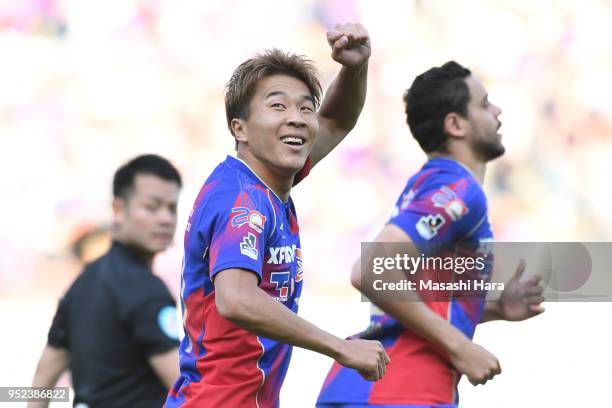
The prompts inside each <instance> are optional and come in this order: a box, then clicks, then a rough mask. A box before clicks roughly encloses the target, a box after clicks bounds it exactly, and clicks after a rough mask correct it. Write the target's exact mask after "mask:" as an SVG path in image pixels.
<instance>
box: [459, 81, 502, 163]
mask: <svg viewBox="0 0 612 408" xmlns="http://www.w3.org/2000/svg"><path fill="white" fill-rule="evenodd" d="M465 83H466V84H467V86H468V89H469V91H470V102H469V103H468V106H467V108H468V109H467V116H468V117H467V122H468V132H467V134H466V139H467V142H468V143H469V144H470V147H471V149H472V151H473V152H474V154H475V155H476V156H478V157H479V158H480V159H481V160H483V161H485V162H487V161H490V160H493V159H496V158H497V157H499V156H501V155H503V154H504V152H505V151H506V148H505V147H504V145H503V144H502V142H501V135H500V134H499V133H498V130H499V128H500V126H501V122H500V120H499V115H500V114H501V109H500V108H499V107H498V106H496V105H494V104H492V103H491V102H489V99H488V95H487V91H486V90H485V88H484V87H483V86H482V84H481V83H480V81H479V80H478V79H477V78H475V77H474V76H472V75H470V76H469V77H467V78H466V79H465Z"/></svg>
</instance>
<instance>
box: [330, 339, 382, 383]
mask: <svg viewBox="0 0 612 408" xmlns="http://www.w3.org/2000/svg"><path fill="white" fill-rule="evenodd" d="M336 360H337V361H338V363H340V364H342V365H343V366H345V367H349V368H354V369H355V370H357V372H358V373H359V374H360V375H361V376H362V377H363V378H365V379H366V380H368V381H378V380H380V379H381V378H382V377H383V376H384V375H385V372H386V371H387V364H389V361H391V360H390V359H389V356H388V355H387V353H386V352H385V349H384V347H383V346H382V344H381V343H380V342H379V341H373V340H360V339H357V340H344V344H343V347H342V349H341V350H340V355H339V356H338V358H336Z"/></svg>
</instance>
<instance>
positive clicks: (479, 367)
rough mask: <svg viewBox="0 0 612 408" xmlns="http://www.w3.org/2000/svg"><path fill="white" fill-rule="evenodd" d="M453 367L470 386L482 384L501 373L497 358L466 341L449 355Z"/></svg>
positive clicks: (482, 348)
mask: <svg viewBox="0 0 612 408" xmlns="http://www.w3.org/2000/svg"><path fill="white" fill-rule="evenodd" d="M450 360H451V363H452V364H453V366H454V367H455V368H456V369H457V371H459V372H460V373H462V374H465V376H466V377H467V378H468V380H469V381H470V382H471V383H472V385H478V384H484V383H486V382H487V381H489V380H490V379H492V378H493V377H495V376H496V375H497V374H500V373H501V366H500V365H499V361H498V360H497V357H495V356H494V355H493V354H491V353H490V352H489V351H488V350H487V349H485V348H484V347H482V346H479V345H478V344H475V343H472V342H471V341H470V340H467V339H466V341H465V342H464V343H463V344H462V345H461V347H459V348H458V349H457V351H455V352H453V353H450Z"/></svg>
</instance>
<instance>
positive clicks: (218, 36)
mask: <svg viewBox="0 0 612 408" xmlns="http://www.w3.org/2000/svg"><path fill="white" fill-rule="evenodd" d="M345 21H359V22H361V23H362V24H363V25H364V26H365V27H366V28H367V29H368V31H369V32H370V35H371V38H372V44H373V53H372V57H371V60H370V67H369V69H370V70H369V83H368V86H369V88H368V98H367V102H366V106H365V108H364V111H363V113H362V115H361V117H360V119H359V123H358V125H357V127H356V128H355V130H354V131H353V132H352V133H351V134H350V135H349V136H348V138H347V140H346V141H345V142H344V143H343V144H342V145H341V146H340V147H339V148H338V149H337V150H336V151H335V152H334V153H332V154H331V155H330V156H329V157H328V158H327V159H326V160H325V161H324V162H322V163H321V164H320V165H319V166H318V167H317V168H316V169H315V170H314V171H313V172H312V174H311V175H310V176H309V178H308V179H307V180H306V181H305V182H304V183H302V184H300V185H299V186H298V187H297V188H296V189H295V190H294V192H293V197H294V200H295V202H296V206H297V211H298V215H299V218H300V225H301V231H302V245H303V248H304V253H305V255H304V257H305V262H306V263H305V272H306V274H307V280H306V283H305V290H304V303H303V309H302V310H303V313H304V314H305V316H307V317H309V318H310V317H311V318H312V319H313V320H315V321H319V322H320V321H321V320H324V319H325V315H329V313H327V308H328V307H335V308H336V309H334V310H335V311H336V312H335V314H333V315H332V316H335V317H336V318H337V317H338V316H342V319H343V322H342V323H338V322H337V321H336V322H334V321H329V323H323V324H327V325H328V328H329V329H330V330H332V331H334V332H336V334H342V335H348V334H350V332H351V331H354V330H359V329H360V328H362V326H363V324H365V322H366V321H367V305H365V304H363V303H360V302H359V297H358V296H357V295H356V293H355V292H354V291H352V290H351V288H350V285H349V283H348V273H349V268H350V265H351V264H352V263H353V261H354V259H355V258H356V257H357V255H358V253H359V249H360V245H359V243H360V242H361V241H366V240H368V239H370V238H372V237H373V235H374V234H375V232H377V231H378V229H380V227H381V226H382V224H383V223H384V221H385V220H386V218H387V217H388V215H389V213H390V211H391V209H392V207H393V204H394V202H395V200H396V199H397V196H398V194H399V193H400V192H401V190H402V188H403V186H404V184H405V182H406V180H407V178H408V176H409V175H411V174H412V173H413V172H414V171H416V170H417V169H418V168H419V167H420V166H421V165H422V163H423V161H424V160H425V156H424V154H423V153H422V152H421V150H420V148H419V147H418V145H417V143H416V142H415V141H414V140H413V139H412V137H411V136H410V133H409V130H408V127H407V126H406V124H405V117H404V113H403V111H404V107H403V105H402V94H403V92H404V90H405V89H406V88H407V87H408V86H409V85H410V83H411V82H412V80H413V79H414V77H415V75H417V74H419V73H420V72H422V71H424V70H426V69H428V68H429V67H431V66H434V65H441V64H442V63H444V62H446V61H447V60H451V59H454V60H456V61H458V62H459V63H461V64H463V65H465V66H467V67H469V68H470V69H472V71H473V72H474V73H475V74H476V75H477V76H478V77H479V78H480V79H481V80H482V81H483V83H484V84H485V87H486V88H487V89H488V91H489V99H490V100H491V101H493V102H494V103H495V104H497V105H498V106H500V107H501V108H502V110H503V113H502V116H501V120H502V122H503V126H502V128H501V133H502V134H503V141H504V144H505V145H506V148H507V153H506V155H505V156H504V157H502V158H501V159H498V160H496V161H495V162H494V163H492V164H491V166H490V167H489V172H488V174H487V179H486V183H485V190H486V192H487V194H488V197H489V209H490V216H491V221H492V225H493V228H494V232H495V235H496V239H497V240H499V241H581V240H582V241H608V240H610V238H612V211H610V203H611V202H612V193H611V192H610V191H611V188H610V186H609V184H608V182H609V173H608V171H609V169H610V168H611V167H610V166H609V163H610V162H608V160H610V157H612V103H611V102H610V96H611V95H612V80H611V75H612V74H611V73H612V49H611V47H610V43H609V39H610V38H612V24H610V23H611V22H612V1H610V0H587V1H573V0H554V1H553V0H542V1H537V2H527V1H515V0H495V1H485V0H469V1H459V0H453V1H441V0H440V1H438V0H430V1H425V0H411V1H409V0H400V1H386V0H380V1H369V0H361V1H350V0H345V1H334V0H297V1H284V2H282V1H271V0H259V1H247V0H235V1H221V0H207V1H201V0H180V1H177V0H174V1H170V0H106V1H103V2H94V1H85V0H0V56H1V57H0V61H1V62H0V174H2V177H1V178H0V189H1V191H2V199H1V209H2V211H0V316H2V320H3V321H4V322H5V323H3V324H5V325H6V327H7V328H9V327H10V330H7V332H8V333H10V334H9V336H8V337H9V338H10V339H9V338H7V339H5V340H4V347H3V348H2V351H0V353H2V355H1V358H0V361H2V366H3V367H12V370H13V371H10V370H9V371H6V373H7V374H3V375H2V376H1V377H0V385H27V383H28V382H29V381H30V378H31V375H32V373H33V368H34V363H35V361H36V358H37V357H38V354H39V352H40V350H42V347H43V345H44V342H45V335H46V330H47V329H48V326H49V324H50V318H51V316H52V315H53V312H54V309H55V305H56V302H57V299H58V298H59V297H60V296H61V294H62V291H63V290H64V289H65V288H66V287H67V286H68V285H69V283H70V282H71V281H72V280H73V279H74V277H75V276H76V275H77V274H78V272H79V271H80V268H81V265H82V262H84V261H87V260H90V259H91V258H92V257H95V256H96V255H97V254H99V253H100V251H104V249H105V248H106V245H108V228H109V226H110V224H111V207H110V202H111V179H112V174H113V172H114V171H115V170H116V168H117V167H118V166H119V165H120V164H122V163H124V162H125V161H127V160H128V159H130V158H132V157H133V156H135V155H137V154H141V153H158V154H161V155H163V156H164V157H167V158H168V159H170V160H171V161H172V162H173V163H174V164H175V165H176V166H177V167H178V168H179V170H180V171H181V172H182V175H183V177H184V182H185V186H184V189H183V192H182V195H181V201H180V208H179V220H180V221H179V227H178V229H177V239H176V241H177V243H180V241H181V239H180V237H181V236H182V233H183V229H184V225H185V221H186V218H187V215H188V213H189V211H190V210H191V206H192V204H193V201H194V199H195V196H196V194H197V192H198V190H199V188H200V186H201V184H202V183H203V181H204V179H205V177H207V175H208V174H209V172H210V171H211V170H212V169H213V168H214V166H216V164H218V163H219V162H220V161H222V160H223V159H224V157H225V155H226V154H233V146H234V141H233V139H232V137H231V135H230V134H229V132H228V131H227V128H226V122H225V114H224V105H223V87H224V84H225V82H226V81H227V80H228V79H229V76H230V74H231V72H232V70H233V69H234V68H235V67H236V66H237V65H238V64H239V63H240V62H242V61H243V60H244V59H246V58H248V57H249V56H252V55H253V54H254V53H255V52H257V51H260V50H263V49H265V48H271V47H279V48H282V49H287V50H293V51H295V52H297V53H300V54H305V55H307V56H308V57H310V58H311V59H312V60H314V61H315V63H316V65H317V67H318V69H319V71H320V74H321V78H322V82H323V84H324V88H325V87H326V86H327V85H328V84H329V83H330V81H331V80H332V79H333V77H334V75H335V74H336V72H337V70H338V65H337V64H336V63H334V62H333V61H332V60H331V58H330V52H329V47H328V45H327V43H326V40H325V30H326V29H328V28H330V27H332V26H333V25H334V24H335V23H336V22H345ZM606 186H608V187H606ZM181 252H182V248H181V247H180V245H175V246H174V247H173V248H172V249H171V250H169V251H167V252H166V253H164V254H163V255H161V256H159V258H158V259H157V262H156V265H155V269H156V271H157V273H159V274H160V275H161V276H162V278H163V279H164V280H165V281H166V283H167V284H168V285H169V286H170V288H171V290H172V291H173V293H175V294H178V287H179V275H180V259H181ZM309 297H310V299H312V300H311V301H310V302H311V303H309V300H308V299H309ZM314 300H316V302H315V301H314ZM309 305H311V306H310V308H309ZM576 307H577V306H576ZM606 307H607V306H606ZM343 308H344V309H343ZM17 309H18V310H19V311H20V312H21V313H18V312H17ZM304 309H306V310H304ZM608 310H609V309H608ZM549 313H550V311H549ZM564 313H565V312H564ZM566 316H567V315H566ZM328 318H329V317H328ZM324 321H325V322H327V321H326V320H324ZM529 324H532V323H531V322H529ZM533 324H537V322H534V323H533ZM549 324H550V325H551V326H550V327H557V326H555V325H556V323H554V322H553V323H549ZM559 324H561V323H559ZM339 328H340V329H339ZM339 331H340V332H339ZM344 331H346V332H344ZM515 334H516V333H515ZM608 336H609V334H608ZM608 338H609V337H608ZM13 346H14V347H19V348H20V349H21V350H27V353H26V356H23V355H21V354H14V353H11V351H10V350H9V348H10V347H13ZM299 356H301V354H299V355H298V361H305V360H299ZM557 357H558V356H557ZM609 360H610V359H609V356H608V361H609ZM315 361H319V360H315ZM322 361H323V363H322V364H323V366H322V367H320V368H318V370H319V371H320V373H321V374H319V371H317V374H316V375H323V374H324V372H325V370H326V369H327V367H328V365H329V362H328V361H325V360H322ZM296 364H299V363H296V362H295V361H294V362H293V363H292V367H293V369H294V370H298V368H296V367H297V365H296ZM502 365H503V361H502ZM313 369H317V368H313ZM2 371H5V370H4V369H3V370H2ZM11 372H12V373H13V374H8V373H11ZM299 375H303V374H300V372H299V370H298V371H297V372H296V374H292V369H290V377H289V378H288V386H287V387H288V388H287V389H288V390H289V391H285V394H284V401H285V402H287V401H291V399H292V397H291V396H290V394H289V393H290V392H291V393H293V392H299V393H303V394H308V395H307V399H306V400H305V401H308V402H309V403H310V405H303V406H312V403H311V402H312V401H313V400H314V397H315V396H314V395H310V394H312V393H313V392H314V393H316V390H317V389H318V387H319V384H320V383H321V382H322V378H321V379H320V381H319V380H317V381H315V383H316V384H314V385H313V386H311V387H310V388H308V391H304V390H303V388H304V385H303V384H299V380H297V378H299ZM15 378H18V380H19V382H18V383H17V384H12V383H11V384H7V381H9V380H11V381H13V382H14V379H15ZM610 379H612V378H610V375H609V373H608V377H607V381H608V382H609V380H610ZM296 384H299V385H296ZM502 384H503V383H502ZM557 385H558V384H557ZM487 387H489V385H487ZM488 389H490V388H483V389H482V390H484V391H481V392H487V391H486V390H488ZM297 390H302V391H297ZM507 391H508V390H507V389H504V388H501V389H500V390H499V391H498V392H500V393H501V392H507ZM468 398H469V396H468ZM283 405H284V404H283ZM287 406H295V407H297V406H302V405H299V404H298V403H294V404H290V403H288V404H287ZM495 406H502V405H499V404H498V405H495ZM509 406H510V405H509ZM525 406H528V405H525ZM556 406H561V405H556Z"/></svg>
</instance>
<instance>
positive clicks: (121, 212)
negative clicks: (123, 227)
mask: <svg viewBox="0 0 612 408" xmlns="http://www.w3.org/2000/svg"><path fill="white" fill-rule="evenodd" d="M126 207H127V203H126V202H125V199H123V198H121V197H114V198H113V221H114V223H115V224H123V222H124V221H125V212H126V210H127V208H126Z"/></svg>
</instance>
